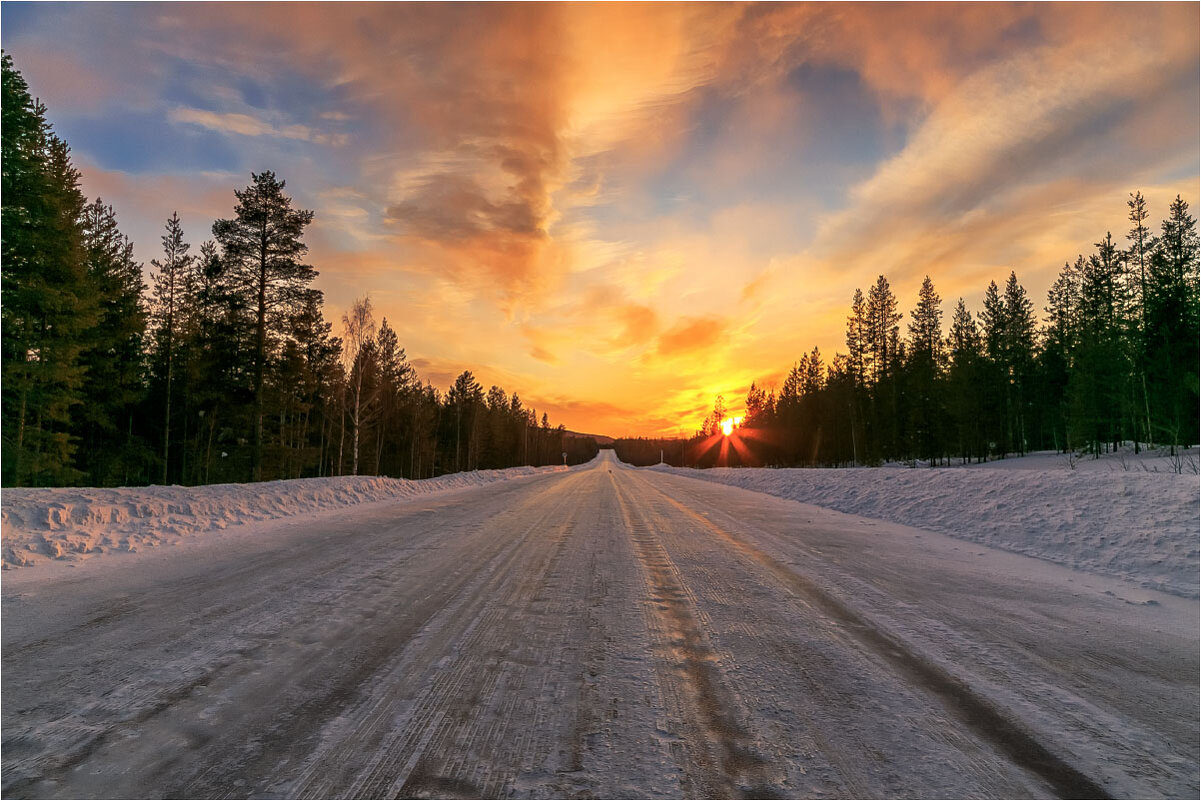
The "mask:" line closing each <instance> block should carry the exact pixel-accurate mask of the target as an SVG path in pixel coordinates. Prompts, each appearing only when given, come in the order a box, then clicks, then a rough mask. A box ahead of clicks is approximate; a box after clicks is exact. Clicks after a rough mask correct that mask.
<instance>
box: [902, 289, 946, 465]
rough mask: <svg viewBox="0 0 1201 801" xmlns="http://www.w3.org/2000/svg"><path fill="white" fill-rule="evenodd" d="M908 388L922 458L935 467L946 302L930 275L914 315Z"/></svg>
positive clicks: (940, 403) (918, 449) (917, 446)
mask: <svg viewBox="0 0 1201 801" xmlns="http://www.w3.org/2000/svg"><path fill="white" fill-rule="evenodd" d="M910 318H911V320H910V323H909V359H908V364H907V367H908V381H907V388H908V390H909V393H910V395H911V397H910V398H909V411H910V426H911V430H912V432H913V437H914V445H915V446H916V448H917V455H918V456H919V457H922V458H925V459H928V460H930V463H931V465H933V464H934V460H935V457H937V456H938V455H939V447H938V443H939V439H940V434H941V431H940V425H941V421H942V419H943V416H944V413H943V410H942V408H941V406H942V392H941V386H940V384H941V381H942V370H943V352H942V299H941V298H939V297H938V293H937V292H935V291H934V283H933V282H932V281H931V280H930V276H928V275H927V276H926V278H925V280H924V281H922V286H921V289H919V290H918V300H917V307H916V308H915V309H914V310H913V311H912V312H910Z"/></svg>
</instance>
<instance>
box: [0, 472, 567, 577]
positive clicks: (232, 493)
mask: <svg viewBox="0 0 1201 801" xmlns="http://www.w3.org/2000/svg"><path fill="white" fill-rule="evenodd" d="M567 469H568V468H565V467H561V466H552V467H514V468H510V469H507V470H475V471H472V472H468V473H453V474H451V475H447V476H439V477H438V478H431V479H425V480H422V481H407V480H404V479H395V478H379V477H375V476H337V477H333V478H301V479H294V480H288V481H268V482H264V483H261V484H214V485H211V486H207V487H180V486H170V487H120V488H115V489H96V488H88V487H82V488H75V487H68V488H62V489H6V490H4V491H3V493H0V562H2V564H3V566H4V567H5V568H11V567H24V566H27V565H32V564H36V563H38V562H44V561H46V560H49V559H70V560H78V559H82V558H88V557H92V556H95V555H97V554H102V553H106V552H113V551H124V552H137V551H141V550H145V549H147V548H153V547H156V546H159V545H165V544H169V543H175V542H178V541H180V540H182V539H184V538H190V537H195V536H197V535H204V534H206V533H211V532H213V531H219V530H222V529H225V528H228V527H229V526H235V525H242V524H247V523H257V522H262V521H267V520H277V519H281V518H287V517H293V516H296V515H303V514H312V513H315V512H328V511H332V510H336V509H343V508H346V507H348V506H352V505H357V504H362V503H372V502H379V501H395V500H398V499H404V498H413V497H417V496H424V495H429V494H431V493H440V492H447V491H450V490H456V489H462V488H464V487H478V486H481V485H484V484H491V483H494V482H496V481H508V480H512V479H515V478H524V477H526V476H533V475H539V474H542V473H554V472H560V471H563V470H567Z"/></svg>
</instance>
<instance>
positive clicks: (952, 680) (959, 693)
mask: <svg viewBox="0 0 1201 801" xmlns="http://www.w3.org/2000/svg"><path fill="white" fill-rule="evenodd" d="M629 472H630V473H632V472H633V471H629ZM634 480H635V481H637V482H639V483H641V484H642V485H643V486H644V487H646V488H648V489H650V490H652V491H653V492H655V493H657V495H658V496H659V497H661V498H662V499H663V500H664V501H666V502H667V503H668V504H670V505H671V506H672V507H673V508H675V509H676V510H677V511H679V512H680V513H681V514H683V515H685V516H687V517H688V518H689V519H691V520H692V521H693V522H694V523H695V524H697V526H698V527H699V528H701V529H702V530H705V531H708V532H709V533H710V534H712V535H713V536H715V537H717V538H718V539H719V540H721V541H722V542H724V543H725V544H727V545H728V546H730V547H731V548H733V549H735V550H736V551H738V552H739V553H742V554H744V555H746V556H748V557H750V558H751V559H753V560H754V561H755V562H757V563H759V564H761V565H762V566H763V567H765V568H766V569H767V570H768V571H770V573H771V574H772V575H773V576H775V577H776V578H777V579H778V580H779V581H780V582H781V583H782V584H784V585H785V586H786V587H787V588H789V589H790V590H791V591H792V592H794V593H796V594H797V595H798V596H799V597H800V598H801V599H803V600H804V601H805V602H806V603H808V604H811V605H812V606H814V607H815V608H817V609H819V610H821V611H822V612H823V613H824V614H826V615H828V616H829V617H830V618H832V619H834V620H836V621H838V622H840V623H841V624H842V625H843V626H844V627H845V630H846V631H847V632H848V633H849V634H850V635H851V636H852V637H854V638H855V639H857V640H858V641H859V642H860V643H862V644H863V645H864V646H865V647H867V648H868V649H869V650H870V651H872V652H873V653H875V654H876V655H877V656H878V657H880V658H881V659H883V660H884V661H885V662H886V663H888V664H890V665H891V666H892V667H893V669H894V670H896V671H897V672H898V673H899V674H900V675H902V676H903V677H905V678H906V679H907V680H909V681H910V682H911V683H913V684H914V685H916V686H918V687H921V688H923V689H924V690H926V691H927V692H930V693H932V694H934V695H935V696H937V697H938V698H939V699H940V700H941V701H942V702H943V704H944V706H945V707H946V708H947V709H948V711H950V712H951V713H952V714H954V716H955V717H956V718H957V719H958V720H959V721H960V722H961V723H963V724H964V725H966V726H967V727H968V728H970V729H971V730H973V731H975V732H976V734H977V735H978V736H980V737H981V738H983V739H985V740H986V741H988V742H991V743H992V744H993V745H994V746H995V747H997V748H998V749H999V750H1000V751H1001V752H1002V753H1004V754H1005V755H1006V756H1007V757H1008V758H1009V759H1011V760H1013V761H1014V762H1015V763H1016V764H1018V765H1020V766H1021V767H1022V768H1023V769H1025V770H1027V771H1029V772H1030V773H1032V774H1034V775H1036V776H1038V777H1040V778H1041V779H1042V780H1044V781H1045V782H1047V783H1048V784H1049V785H1050V786H1051V787H1052V788H1053V789H1054V791H1055V792H1056V794H1057V795H1058V796H1059V797H1060V798H1067V799H1078V798H1099V799H1107V798H1110V795H1109V794H1108V792H1107V791H1106V790H1105V788H1104V787H1102V786H1101V785H1100V784H1098V783H1097V782H1095V781H1094V780H1093V779H1091V778H1090V777H1088V776H1087V775H1085V774H1084V773H1082V772H1081V771H1080V770H1078V769H1077V768H1076V767H1075V766H1073V765H1071V764H1070V763H1068V762H1067V761H1066V760H1064V759H1062V758H1061V757H1059V756H1057V755H1056V754H1054V753H1053V752H1052V751H1051V750H1050V749H1049V748H1047V747H1046V746H1044V745H1043V744H1042V743H1041V742H1039V741H1038V740H1037V739H1036V738H1035V737H1034V736H1033V735H1032V734H1030V733H1029V732H1028V731H1026V730H1025V729H1024V728H1022V727H1021V725H1020V724H1019V723H1017V722H1016V721H1015V720H1013V719H1012V718H1011V717H1010V716H1009V715H1008V714H1006V713H1005V711H1004V710H1002V709H1000V708H999V707H997V706H996V705H995V704H993V703H992V702H991V701H989V700H988V699H986V698H984V697H983V696H981V695H979V694H978V693H976V692H975V691H974V690H972V688H971V687H969V686H968V685H967V684H966V683H965V682H963V681H962V680H960V679H959V678H957V677H955V676H953V675H951V674H950V673H948V672H947V671H946V670H944V669H943V668H941V667H939V666H938V665H936V664H934V663H933V662H931V661H929V660H928V659H926V658H925V657H923V656H922V655H921V654H919V653H917V652H915V651H912V650H911V649H909V647H908V646H907V645H906V644H905V643H904V642H902V641H900V640H899V639H897V638H896V637H894V636H892V635H891V634H889V633H888V632H887V631H885V630H883V629H881V628H879V627H878V626H876V625H873V623H872V622H871V621H869V620H867V619H866V618H864V617H863V616H861V615H860V614H859V613H857V612H856V611H855V610H854V609H852V608H851V607H850V606H848V605H847V604H846V603H844V602H843V601H842V600H840V599H839V598H837V597H836V596H834V595H833V594H831V593H829V592H828V591H826V590H825V589H823V588H822V587H820V586H818V585H817V584H815V583H813V582H812V581H810V580H808V579H806V578H805V577H803V576H801V575H799V574H798V573H796V572H795V571H793V570H792V569H791V568H790V567H789V566H787V565H785V564H784V563H782V562H780V561H779V560H777V559H775V558H774V557H772V556H770V555H769V554H767V553H765V552H764V551H762V550H760V549H759V548H757V547H755V546H754V545H751V544H750V543H748V542H746V541H745V540H744V539H742V538H740V537H738V536H737V535H735V534H733V533H731V532H730V531H728V530H726V529H725V528H723V527H721V526H718V525H717V524H716V523H714V522H713V521H711V520H709V519H708V518H707V517H705V516H704V515H702V514H699V513H698V512H696V511H695V510H693V509H691V508H689V507H688V506H686V505H685V504H682V503H680V502H679V501H677V500H676V499H675V498H673V497H672V496H671V495H670V494H668V493H667V492H665V491H664V490H662V489H661V488H659V487H656V486H654V485H653V484H652V483H651V482H649V481H647V480H646V479H645V478H644V477H642V476H637V477H636V478H635V479H634Z"/></svg>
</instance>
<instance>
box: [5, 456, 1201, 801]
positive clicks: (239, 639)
mask: <svg viewBox="0 0 1201 801" xmlns="http://www.w3.org/2000/svg"><path fill="white" fill-rule="evenodd" d="M1197 614H1198V605H1197V602H1196V601H1193V600H1185V599H1181V598H1177V597H1172V596H1166V595H1158V594H1156V593H1153V592H1150V591H1146V590H1139V589H1135V588H1133V587H1132V586H1131V585H1127V584H1122V583H1119V582H1116V581H1111V580H1108V579H1102V578H1097V577H1095V576H1090V575H1088V574H1084V573H1079V572H1074V571H1070V570H1067V569H1065V568H1059V567H1056V566H1052V565H1048V564H1046V563H1043V562H1038V561H1035V560H1032V559H1029V558H1026V557H1022V556H1018V555H1015V554H1010V553H1005V552H1001V551H994V550H989V549H987V548H984V547H982V546H979V545H975V544H972V543H967V542H963V541H957V540H952V539H949V538H947V537H944V536H942V535H938V534H934V533H930V532H924V531H920V530H917V529H909V528H904V527H901V526H897V525H892V524H886V523H881V522H877V521H872V520H867V519H864V518H858V517H852V516H848V515H843V514H839V513H837V512H831V511H825V510H822V509H818V508H816V507H812V506H806V505H802V504H798V503H795V502H792V501H786V500H782V499H779V498H774V497H770V496H766V495H761V494H756V493H751V492H748V491H745V490H740V489H736V488H732V487H724V486H719V485H715V484H711V483H707V482H702V481H697V480H695V479H690V478H685V477H679V476H674V475H669V474H663V473H658V472H655V471H646V470H634V469H630V468H627V467H625V466H623V465H620V464H619V463H617V462H615V461H613V460H612V459H611V455H610V452H602V457H601V459H599V460H598V461H597V462H594V463H593V464H591V465H588V466H586V467H584V468H581V469H577V470H573V471H571V472H566V473H556V474H548V475H542V476H535V477H531V478H528V479H520V480H513V481H506V482H502V483H498V484H493V485H488V486H484V487H479V488H472V489H466V490H461V491H456V492H453V493H448V494H444V495H437V496H431V497H428V498H420V499H416V500H406V501H404V502H403V503H397V504H391V503H381V504H372V505H370V506H365V507H363V508H360V509H357V510H353V509H352V510H350V511H345V512H340V513H337V514H336V515H330V514H326V515H324V516H320V517H307V518H304V519H297V520H294V521H291V522H284V523H280V524H277V525H275V526H274V527H273V528H272V529H271V530H269V531H263V532H261V533H260V534H258V535H257V536H254V537H238V536H237V535H236V533H235V532H233V531H232V530H231V532H226V533H224V534H222V535H221V536H220V537H214V538H213V539H212V541H210V542H205V543H199V544H194V545H188V546H184V545H181V546H178V547H174V548H169V549H162V550H161V552H159V553H152V554H146V555H138V556H136V557H133V556H126V557H124V558H120V557H118V556H114V557H112V558H109V559H106V560H103V561H102V560H97V561H95V562H88V563H84V564H82V565H80V566H78V567H68V566H66V565H54V566H47V567H45V568H42V567H39V568H36V569H28V570H21V571H14V572H12V573H7V574H5V576H4V581H3V631H2V637H3V676H2V678H3V691H2V698H3V776H2V790H3V794H4V795H5V796H6V797H11V798H16V797H29V796H39V797H111V796H125V797H130V796H132V797H161V796H170V797H180V796H206V797H226V796H234V797H246V796H255V797H298V796H305V797H321V796H326V797H328V796H360V797H390V796H437V797H448V796H449V797H455V796H485V797H498V796H516V797H529V796H534V797H574V796H583V797H608V798H615V797H616V798H621V797H661V796H669V797H670V796H721V797H738V796H754V797H780V796H785V797H793V796H804V797H829V796H834V797H889V796H892V797H896V796H920V797H973V796H1003V797H1030V796H1035V797H1050V796H1062V797H1071V796H1078V797H1079V796H1083V797H1095V796H1100V795H1102V794H1108V795H1112V796H1114V797H1153V796H1171V797H1189V798H1195V797H1196V796H1197V794H1198V714H1197V710H1198V702H1199V698H1198V670H1199V665H1198V625H1197V624H1198V618H1197Z"/></svg>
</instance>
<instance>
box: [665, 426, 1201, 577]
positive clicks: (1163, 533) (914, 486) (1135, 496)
mask: <svg viewBox="0 0 1201 801" xmlns="http://www.w3.org/2000/svg"><path fill="white" fill-rule="evenodd" d="M1189 455H1190V453H1186V458H1188V456H1189ZM1191 457H1192V458H1193V459H1195V458H1196V449H1195V448H1194V449H1192V450H1191ZM1123 463H1124V464H1125V467H1123ZM648 469H652V470H658V471H665V472H670V473H675V474H678V475H684V476H689V477H691V478H698V479H703V480H705V481H713V482H718V483H721V484H728V485H731V486H735V487H742V488H744V489H750V490H754V491H756V492H764V493H767V494H770V495H775V496H778V497H781V498H788V499H790V500H795V501H800V502H802V503H807V504H813V505H815V506H821V507H825V508H827V509H835V510H837V511H840V512H846V513H848V514H853V515H860V516H863V517H869V518H875V519H877V520H887V521H890V522H894V523H901V524H904V525H907V526H914V527H916V528H923V529H928V530H930V531H937V532H941V533H943V534H948V535H950V536H952V537H956V538H959V539H964V540H967V541H970V542H976V543H981V544H983V545H988V546H990V547H994V548H1002V549H1004V550H1007V551H1014V552H1016V553H1021V554H1025V555H1027V556H1034V557H1037V558H1039V559H1045V560H1048V561H1051V562H1055V563H1057V564H1061V565H1065V566H1068V567H1072V568H1075V569H1077V570H1083V571H1087V572H1089V573H1095V574H1098V575H1105V576H1114V577H1119V578H1123V579H1126V580H1129V581H1133V582H1136V583H1137V584H1139V585H1141V586H1143V587H1148V588H1152V589H1157V590H1161V591H1163V592H1169V593H1172V594H1175V595H1181V596H1184V597H1187V598H1196V597H1197V596H1198V569H1199V567H1198V566H1199V562H1198V533H1199V531H1201V513H1199V511H1198V509H1199V503H1201V490H1199V485H1198V478H1197V476H1196V475H1193V474H1191V472H1185V473H1183V474H1176V473H1174V472H1172V465H1171V462H1170V460H1168V459H1167V458H1166V457H1164V456H1161V455H1157V454H1145V455H1143V456H1142V457H1141V458H1137V459H1136V458H1135V457H1134V456H1133V455H1131V454H1123V455H1121V456H1119V455H1113V456H1109V457H1107V458H1103V459H1100V460H1082V461H1080V462H1079V463H1077V464H1076V469H1072V468H1071V467H1070V466H1069V464H1068V461H1067V457H1065V456H1062V455H1058V456H1056V455H1052V454H1033V455H1031V456H1028V457H1024V458H1020V459H1005V460H1002V461H999V462H989V463H986V464H983V465H978V466H972V467H963V468H960V467H955V468H933V469H931V468H914V469H899V468H895V467H894V468H854V469H837V470H834V469H822V468H817V469H763V468H712V469H708V470H692V469H688V468H674V467H666V466H662V465H660V466H656V467H653V468H648ZM1186 471H1187V468H1186Z"/></svg>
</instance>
